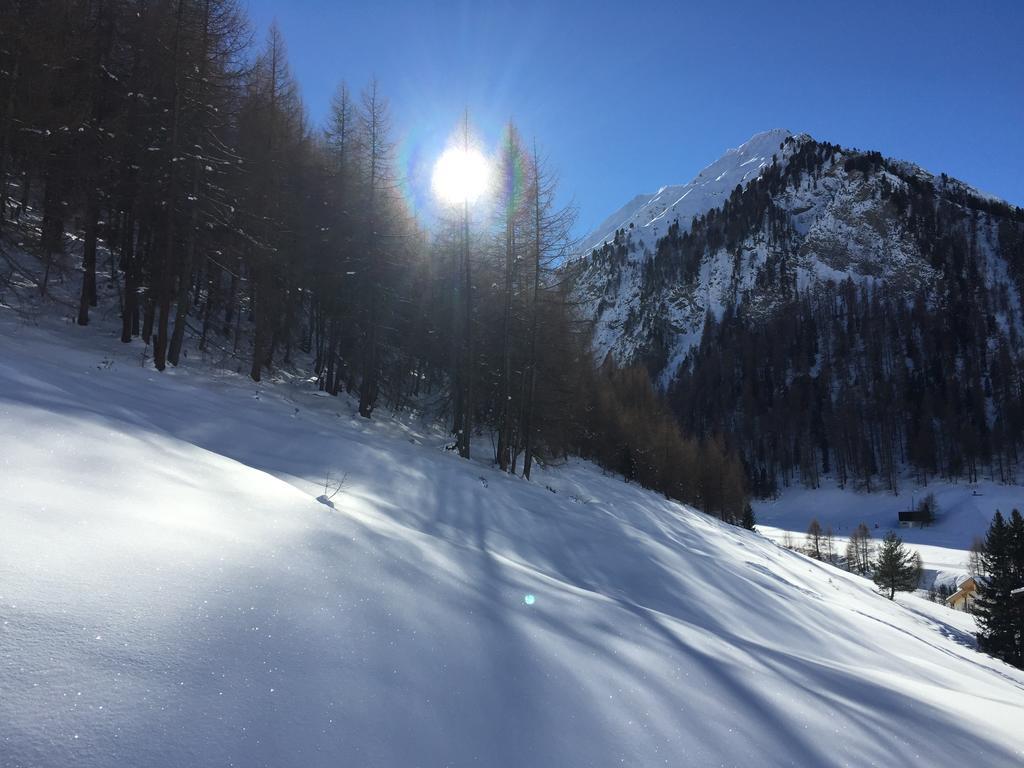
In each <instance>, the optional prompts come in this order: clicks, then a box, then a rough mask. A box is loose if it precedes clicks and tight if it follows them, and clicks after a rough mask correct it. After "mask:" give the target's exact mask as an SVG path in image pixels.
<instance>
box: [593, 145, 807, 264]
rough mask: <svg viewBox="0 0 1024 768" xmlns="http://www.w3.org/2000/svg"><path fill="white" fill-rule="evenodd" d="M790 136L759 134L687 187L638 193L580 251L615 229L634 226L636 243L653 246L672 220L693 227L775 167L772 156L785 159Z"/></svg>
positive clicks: (611, 234)
mask: <svg viewBox="0 0 1024 768" xmlns="http://www.w3.org/2000/svg"><path fill="white" fill-rule="evenodd" d="M791 135H792V134H791V133H790V132H789V131H787V130H786V129H785V128H776V129H774V130H771V131H764V132H763V133H758V134H755V135H754V136H752V137H751V138H750V139H749V140H748V141H746V142H745V143H743V144H741V145H740V146H739V147H736V148H735V149H729V150H726V152H725V154H724V155H722V156H721V157H720V158H718V160H716V161H715V162H713V163H712V164H711V165H709V166H708V167H707V168H705V169H704V170H703V171H701V172H700V173H698V174H697V176H696V178H694V179H693V180H692V181H690V182H689V183H688V184H671V185H669V186H665V187H662V188H661V189H659V190H658V191H657V192H655V193H654V194H653V195H651V194H641V195H637V196H636V197H634V198H633V199H632V200H630V201H629V202H628V203H626V204H625V205H624V206H622V208H620V209H619V210H617V211H616V212H615V213H613V214H612V215H611V216H609V217H608V218H607V219H605V220H604V221H603V222H601V223H600V224H599V225H598V226H597V228H596V229H594V231H593V232H591V233H590V234H589V235H588V236H587V237H585V238H584V239H583V240H582V241H581V243H580V253H583V254H586V253H589V252H590V251H592V250H593V249H594V248H596V247H598V246H600V245H602V244H603V243H606V242H610V241H611V240H612V239H613V238H614V237H615V231H616V230H618V229H625V230H629V229H630V228H632V229H634V230H635V233H636V234H635V237H636V238H637V239H638V240H642V241H643V242H644V243H646V244H647V245H648V246H649V247H651V248H653V247H654V243H655V242H656V241H657V239H658V238H659V237H661V236H662V235H664V234H665V233H666V232H667V231H668V226H669V225H670V224H671V223H672V222H674V221H676V220H678V221H679V222H681V223H682V224H684V225H689V223H690V220H691V219H693V217H694V216H700V215H701V214H704V213H707V212H708V211H709V210H711V209H712V208H717V207H718V206H720V205H721V204H722V203H723V202H724V201H725V199H726V198H727V197H729V193H730V192H732V191H733V189H735V188H736V185H737V184H739V185H745V184H746V183H747V182H748V181H750V180H751V179H756V178H757V177H758V176H759V175H760V173H761V171H762V170H763V169H764V168H766V167H767V166H769V165H771V162H772V156H773V155H776V156H778V157H779V158H780V159H783V156H784V154H785V149H784V148H782V146H781V145H782V143H783V142H784V141H785V139H786V137H788V136H791Z"/></svg>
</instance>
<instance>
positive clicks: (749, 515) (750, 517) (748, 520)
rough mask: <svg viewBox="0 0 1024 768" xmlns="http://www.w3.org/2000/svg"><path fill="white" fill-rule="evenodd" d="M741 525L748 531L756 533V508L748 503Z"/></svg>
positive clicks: (744, 509) (744, 508)
mask: <svg viewBox="0 0 1024 768" xmlns="http://www.w3.org/2000/svg"><path fill="white" fill-rule="evenodd" d="M740 525H741V526H742V527H744V528H746V529H747V530H748V531H756V530H757V528H755V527H754V526H755V525H757V520H756V519H755V517H754V508H753V507H751V506H750V502H749V501H748V502H747V504H746V506H745V507H743V517H742V518H741V519H740Z"/></svg>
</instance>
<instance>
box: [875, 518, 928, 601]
mask: <svg viewBox="0 0 1024 768" xmlns="http://www.w3.org/2000/svg"><path fill="white" fill-rule="evenodd" d="M874 580H875V584H876V585H878V588H879V589H880V590H881V591H882V592H883V593H885V592H888V593H889V595H888V596H889V599H890V600H892V599H893V597H895V595H896V592H897V591H899V592H912V591H914V590H915V589H917V586H918V584H920V583H921V555H920V553H918V552H912V551H910V550H909V549H907V548H906V547H905V546H903V540H902V539H901V538H900V537H899V536H897V535H896V533H895V532H893V531H889V532H888V533H887V534H885V538H883V539H882V546H881V548H880V549H879V551H878V560H877V562H876V565H875V576H874Z"/></svg>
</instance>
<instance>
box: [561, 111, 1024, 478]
mask: <svg viewBox="0 0 1024 768" xmlns="http://www.w3.org/2000/svg"><path fill="white" fill-rule="evenodd" d="M584 243H585V244H586V245H587V246H589V247H590V249H589V250H588V251H586V252H585V253H584V255H583V256H582V257H581V259H580V260H579V261H578V262H577V263H575V264H574V265H573V268H572V273H573V275H574V283H573V292H574V294H575V299H576V301H577V302H578V303H579V305H580V307H581V314H582V316H583V317H586V318H589V319H592V320H593V323H594V335H593V349H594V352H595V354H596V356H597V357H598V359H599V360H604V359H611V360H613V361H614V362H616V363H617V364H619V365H630V364H640V365H643V366H645V367H646V368H647V369H648V371H649V372H650V373H651V375H652V377H653V378H654V379H655V380H656V382H657V383H658V384H659V385H660V386H661V387H662V388H663V389H664V390H665V391H666V392H667V393H668V394H669V397H670V399H671V400H672V402H673V404H674V406H675V408H676V410H677V413H678V414H679V418H680V421H681V423H682V424H683V426H684V427H685V428H687V429H688V430H691V431H693V432H695V433H698V434H701V435H707V434H711V433H723V434H725V435H727V436H729V437H730V440H731V443H732V445H733V446H735V447H737V448H738V449H739V450H740V451H741V452H742V454H743V456H744V460H745V461H746V463H747V467H748V472H749V476H750V480H751V482H752V483H753V485H754V486H755V489H756V490H758V491H759V492H762V493H771V492H774V490H775V489H776V488H777V487H778V485H779V484H780V483H781V484H783V485H786V484H789V482H790V481H792V480H794V479H799V480H802V481H803V482H804V483H805V484H808V485H811V486H816V485H818V484H819V482H820V481H821V478H822V476H834V477H836V478H837V479H838V481H839V483H840V484H841V485H845V484H847V483H854V484H856V485H858V486H859V487H865V488H868V489H870V488H872V487H874V486H878V485H881V486H885V487H888V488H890V489H892V490H896V488H897V487H898V485H899V483H900V475H901V470H902V469H904V468H908V467H909V468H912V469H913V470H914V471H915V472H916V473H917V474H918V476H919V479H920V480H926V479H927V477H928V476H929V475H936V474H938V475H942V476H945V477H965V478H967V479H969V480H976V479H977V478H978V476H979V474H987V475H989V476H992V477H996V478H997V479H999V480H1001V481H1013V480H1014V479H1015V478H1016V465H1017V462H1018V457H1019V455H1020V450H1021V449H1022V448H1024V413H1022V411H1021V408H1020V406H1019V400H1020V395H1021V394H1022V392H1021V389H1020V387H1021V383H1020V382H1021V378H1020V374H1021V371H1024V367H1022V359H1021V343H1020V333H1021V329H1022V327H1024V325H1022V315H1021V296H1022V294H1024V211H1022V210H1021V209H1020V208H1016V207H1014V206H1011V205H1009V204H1007V203H1005V202H1003V201H1000V200H997V199H995V198H993V197H991V196H988V195H985V194H983V193H981V192H979V191H978V190H976V189H974V188H973V187H971V186H969V185H967V184H964V183H963V182H960V181H957V180H955V179H951V178H949V177H948V176H946V175H945V174H940V175H934V174H932V173H929V172H928V171H925V170H924V169H922V168H920V167H919V166H917V165H914V164H913V163H909V162H904V161H899V160H893V159H889V158H884V157H883V156H882V155H881V154H880V153H878V152H871V151H861V150H856V149H848V148H843V147H840V146H837V145H834V144H829V143H825V142H820V141H816V140H815V139H813V138H811V137H810V136H808V135H806V134H800V135H792V134H790V133H789V132H788V131H769V132H767V133H763V134H758V135H757V136H755V137H753V138H752V139H751V140H750V141H749V142H747V143H746V144H744V145H742V146H741V147H740V148H738V149H735V150H729V151H728V152H727V153H726V154H725V155H723V156H722V157H721V158H720V159H719V160H718V161H716V162H715V163H713V164H712V165H710V166H708V168H706V169H705V170H704V171H702V172H701V173H700V174H699V175H698V176H697V178H696V179H694V180H693V181H691V182H690V183H689V184H687V185H684V186H681V187H665V188H663V189H662V190H661V192H659V194H657V195H654V196H640V197H638V198H635V199H634V200H633V201H631V202H630V203H629V204H628V205H627V206H625V207H624V208H623V209H621V210H620V211H618V212H617V213H616V214H614V215H613V216H612V217H610V218H609V219H608V220H607V221H606V222H604V223H603V224H602V225H601V226H600V227H598V229H597V230H595V232H594V234H593V235H592V236H590V237H588V238H586V239H585V240H584Z"/></svg>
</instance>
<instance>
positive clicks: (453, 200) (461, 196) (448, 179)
mask: <svg viewBox="0 0 1024 768" xmlns="http://www.w3.org/2000/svg"><path fill="white" fill-rule="evenodd" d="M489 176H490V167H489V166H488V163H487V158H485V157H484V156H483V154H481V153H480V151H479V150H476V149H473V148H472V147H470V148H468V149H464V148H462V147H452V148H450V149H446V150H445V151H444V152H443V153H442V154H441V156H440V157H439V158H437V162H436V163H434V175H433V178H432V185H433V187H434V194H436V195H437V196H438V197H439V198H441V200H443V201H444V202H445V203H448V204H449V205H458V204H462V203H470V204H472V203H475V202H476V201H477V200H478V199H479V198H480V196H481V195H482V194H483V193H484V192H485V191H486V189H487V183H488V180H489Z"/></svg>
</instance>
